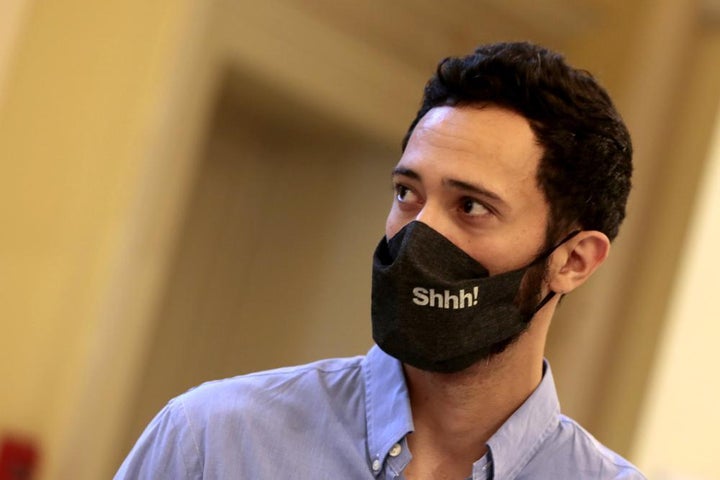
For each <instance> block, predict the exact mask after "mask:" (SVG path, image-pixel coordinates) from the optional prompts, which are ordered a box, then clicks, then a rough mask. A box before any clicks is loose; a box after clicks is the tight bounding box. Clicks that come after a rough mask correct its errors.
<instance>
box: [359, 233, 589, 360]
mask: <svg viewBox="0 0 720 480" xmlns="http://www.w3.org/2000/svg"><path fill="white" fill-rule="evenodd" d="M577 233H579V231H576V232H573V233H572V234H570V235H569V236H568V237H566V238H565V239H564V240H563V241H562V242H560V243H558V244H557V245H555V246H554V247H552V248H551V249H549V250H548V251H547V252H544V253H542V254H541V255H539V256H538V258H537V259H536V260H535V261H533V262H532V263H531V264H529V265H528V266H526V267H523V268H520V269H518V270H513V271H510V272H506V273H502V274H499V275H493V276H489V273H488V271H487V269H486V268H485V267H483V266H482V265H480V264H479V263H478V262H477V261H475V260H474V259H473V258H472V257H470V256H469V255H468V254H466V253H465V252H463V251H462V250H461V249H460V248H458V247H456V246H455V245H454V244H453V243H452V242H451V241H450V240H448V239H447V238H445V237H444V236H442V235H441V234H440V233H438V232H436V231H435V230H433V229H432V228H430V227H429V226H427V225H425V224H424V223H421V222H418V221H413V222H410V223H409V224H407V225H406V226H405V227H404V228H403V229H402V230H400V231H399V232H398V233H397V234H396V235H395V236H393V237H392V238H391V239H390V240H389V241H388V240H387V238H383V239H382V240H381V241H380V244H379V245H378V247H377V249H376V250H375V255H374V258H373V274H372V329H373V339H374V340H375V342H376V343H377V345H378V346H379V347H380V348H381V349H382V350H383V351H385V352H386V353H388V354H389V355H392V356H393V357H395V358H397V359H398V360H400V361H401V362H403V363H407V364H408V365H412V366H414V367H417V368H419V369H422V370H428V371H434V372H457V371H460V370H463V369H465V368H467V367H469V366H470V365H472V364H473V363H475V362H477V361H478V360H481V359H483V358H487V357H489V356H490V355H492V354H493V353H494V352H495V351H496V350H497V346H498V345H500V344H503V343H505V344H507V343H508V341H509V340H511V339H513V338H517V337H518V336H519V335H520V334H521V333H522V332H523V331H524V330H525V329H526V328H527V327H528V325H529V322H530V320H531V319H532V316H533V315H534V314H535V313H536V312H537V311H538V310H539V309H540V308H542V307H543V306H544V305H545V304H546V303H547V302H548V301H549V300H550V299H551V298H552V297H553V295H554V294H555V293H554V292H550V293H549V294H548V295H547V296H546V297H545V298H544V299H543V300H542V301H541V302H540V303H539V304H538V305H537V307H535V308H534V309H531V311H530V312H526V313H523V312H522V310H521V309H520V308H519V307H518V305H516V297H517V295H518V292H519V290H520V285H521V283H522V280H523V277H524V275H525V273H526V271H527V270H528V269H529V268H530V267H532V266H533V265H536V264H538V263H540V262H542V261H543V260H545V259H546V258H547V257H548V256H549V255H550V254H551V253H552V252H553V251H554V250H555V248H557V247H558V246H559V245H561V244H562V243H564V242H566V241H567V240H569V239H570V238H572V237H573V236H575V235H576V234H577Z"/></svg>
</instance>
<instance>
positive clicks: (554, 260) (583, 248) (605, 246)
mask: <svg viewBox="0 0 720 480" xmlns="http://www.w3.org/2000/svg"><path fill="white" fill-rule="evenodd" d="M608 253H610V240H609V239H608V237H607V236H606V235H605V234H604V233H602V232H598V231H595V230H583V231H582V232H580V233H578V234H577V235H576V236H574V237H573V238H571V239H570V240H568V241H567V242H565V243H564V244H562V245H560V246H559V247H558V248H557V249H556V250H555V251H554V252H553V254H552V255H551V256H550V263H549V266H548V267H549V268H548V276H547V280H548V286H549V287H550V289H551V290H552V291H553V292H556V293H569V292H571V291H573V290H575V289H576V288H577V287H579V286H580V285H582V284H583V283H585V280H587V279H588V278H590V275H592V274H593V272H594V271H595V270H597V268H598V267H599V266H600V265H602V263H603V262H604V261H605V259H606V258H607V256H608Z"/></svg>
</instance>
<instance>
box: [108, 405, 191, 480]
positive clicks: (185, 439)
mask: <svg viewBox="0 0 720 480" xmlns="http://www.w3.org/2000/svg"><path fill="white" fill-rule="evenodd" d="M202 477H203V475H202V455H201V452H200V448H199V446H198V443H197V441H196V438H195V436H194V434H193V431H192V425H191V423H190V421H189V418H188V416H187V414H186V412H185V409H184V407H183V404H182V403H181V402H180V401H178V399H175V400H172V401H170V403H168V404H167V405H166V406H165V408H163V409H162V410H161V411H160V413H158V414H157V416H156V417H155V418H154V419H153V420H152V421H151V422H150V424H149V425H148V426H147V428H146V429H145V431H144V432H143V434H142V435H141V436H140V438H139V439H138V441H137V443H135V446H134V447H133V449H132V450H131V451H130V453H129V454H128V456H127V458H126V459H125V461H124V462H123V463H122V465H121V466H120V469H119V470H118V472H117V473H116V474H115V477H114V480H125V479H128V480H129V479H132V480H151V479H152V480H160V479H168V480H170V479H172V480H181V479H187V480H190V479H192V480H201V479H202Z"/></svg>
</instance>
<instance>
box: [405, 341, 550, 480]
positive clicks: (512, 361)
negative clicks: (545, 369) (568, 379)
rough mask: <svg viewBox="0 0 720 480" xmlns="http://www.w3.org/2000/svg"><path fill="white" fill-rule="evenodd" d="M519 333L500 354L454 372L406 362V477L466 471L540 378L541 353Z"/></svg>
mask: <svg viewBox="0 0 720 480" xmlns="http://www.w3.org/2000/svg"><path fill="white" fill-rule="evenodd" d="M528 333H529V332H528ZM530 336H532V335H530ZM524 337H525V335H523V337H521V338H520V339H518V342H517V343H515V344H513V345H512V346H511V347H510V348H509V349H508V350H507V351H505V352H503V353H502V354H500V355H497V356H495V357H493V358H491V359H489V360H488V361H481V362H478V363H477V364H475V365H473V366H471V367H470V368H468V369H466V370H464V371H462V372H459V373H453V374H439V373H432V372H425V371H422V370H418V369H416V368H414V367H411V366H405V377H406V379H407V385H408V390H409V394H410V404H411V406H412V413H413V422H414V425H415V431H414V433H412V434H411V435H410V436H409V437H408V444H409V447H410V451H411V452H412V454H413V460H412V462H411V463H410V465H409V466H408V469H407V470H406V477H407V478H408V479H413V480H414V479H425V478H435V479H438V478H448V479H458V478H460V479H462V478H467V477H469V476H470V475H471V472H472V464H473V463H474V462H475V461H477V460H478V459H480V458H481V457H482V456H483V455H484V454H485V452H486V450H487V441H488V440H489V439H490V437H491V436H492V435H493V434H494V433H495V432H496V431H497V430H498V429H499V428H500V427H501V426H502V424H503V423H504V422H505V421H506V420H507V419H508V418H509V417H510V416H511V415H512V413H513V412H514V411H515V410H517V408H518V407H519V406H520V405H522V403H523V402H524V401H525V400H526V399H527V398H528V397H529V396H530V394H531V393H532V392H533V391H534V390H535V388H536V387H537V385H538V384H539V383H540V380H541V378H542V351H541V350H540V351H538V350H537V349H532V348H530V349H528V348H527V347H528V346H527V345H522V344H524V343H526V342H528V341H531V340H532V338H524Z"/></svg>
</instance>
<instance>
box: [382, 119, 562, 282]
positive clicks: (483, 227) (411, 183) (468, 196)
mask: <svg viewBox="0 0 720 480" xmlns="http://www.w3.org/2000/svg"><path fill="white" fill-rule="evenodd" d="M542 154H543V150H542V147H540V146H539V145H538V144H537V142H536V139H535V135H534V134H533V132H532V130H531V129H530V125H529V124H528V122H527V120H526V119H525V118H523V117H522V116H520V115H518V114H516V113H514V112H511V111H509V110H505V109H502V108H498V107H494V106H486V107H483V108H477V107H436V108H433V109H432V110H430V111H429V112H428V113H427V114H425V116H424V117H423V118H422V119H421V120H420V122H419V123H418V124H417V126H416V127H415V130H414V132H413V134H412V136H411V137H410V140H409V142H408V145H407V148H406V149H405V152H404V153H403V156H402V158H401V159H400V161H399V163H398V164H397V166H396V167H395V170H394V172H393V183H394V186H395V198H394V200H393V204H392V208H391V210H390V214H389V215H388V218H387V223H386V226H385V234H386V235H387V238H391V237H393V236H394V235H395V234H396V233H397V232H398V231H399V230H400V229H402V227H403V226H405V225H406V224H407V223H409V222H411V221H412V220H419V221H422V222H423V223H425V224H427V225H429V226H430V227H432V228H434V229H435V230H437V231H438V232H440V233H441V234H442V235H444V236H445V237H447V238H448V239H449V240H450V241H451V242H453V243H454V244H455V245H456V246H457V247H459V248H461V249H462V250H463V251H465V253H467V254H468V255H470V256H471V257H473V258H474V259H475V260H476V261H478V262H479V263H480V264H482V265H483V266H484V267H485V268H487V269H488V271H489V272H490V275H495V274H497V273H502V272H506V271H510V270H514V269H517V268H520V267H524V266H526V265H527V264H528V263H530V262H531V261H532V260H534V258H535V256H536V255H537V254H538V253H539V252H540V251H541V250H542V249H543V247H544V243H545V230H546V225H547V219H548V213H549V208H548V205H547V202H546V200H545V197H544V195H543V193H542V192H541V191H540V189H539V188H538V185H537V180H536V173H537V168H538V164H539V161H540V158H541V156H542Z"/></svg>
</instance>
